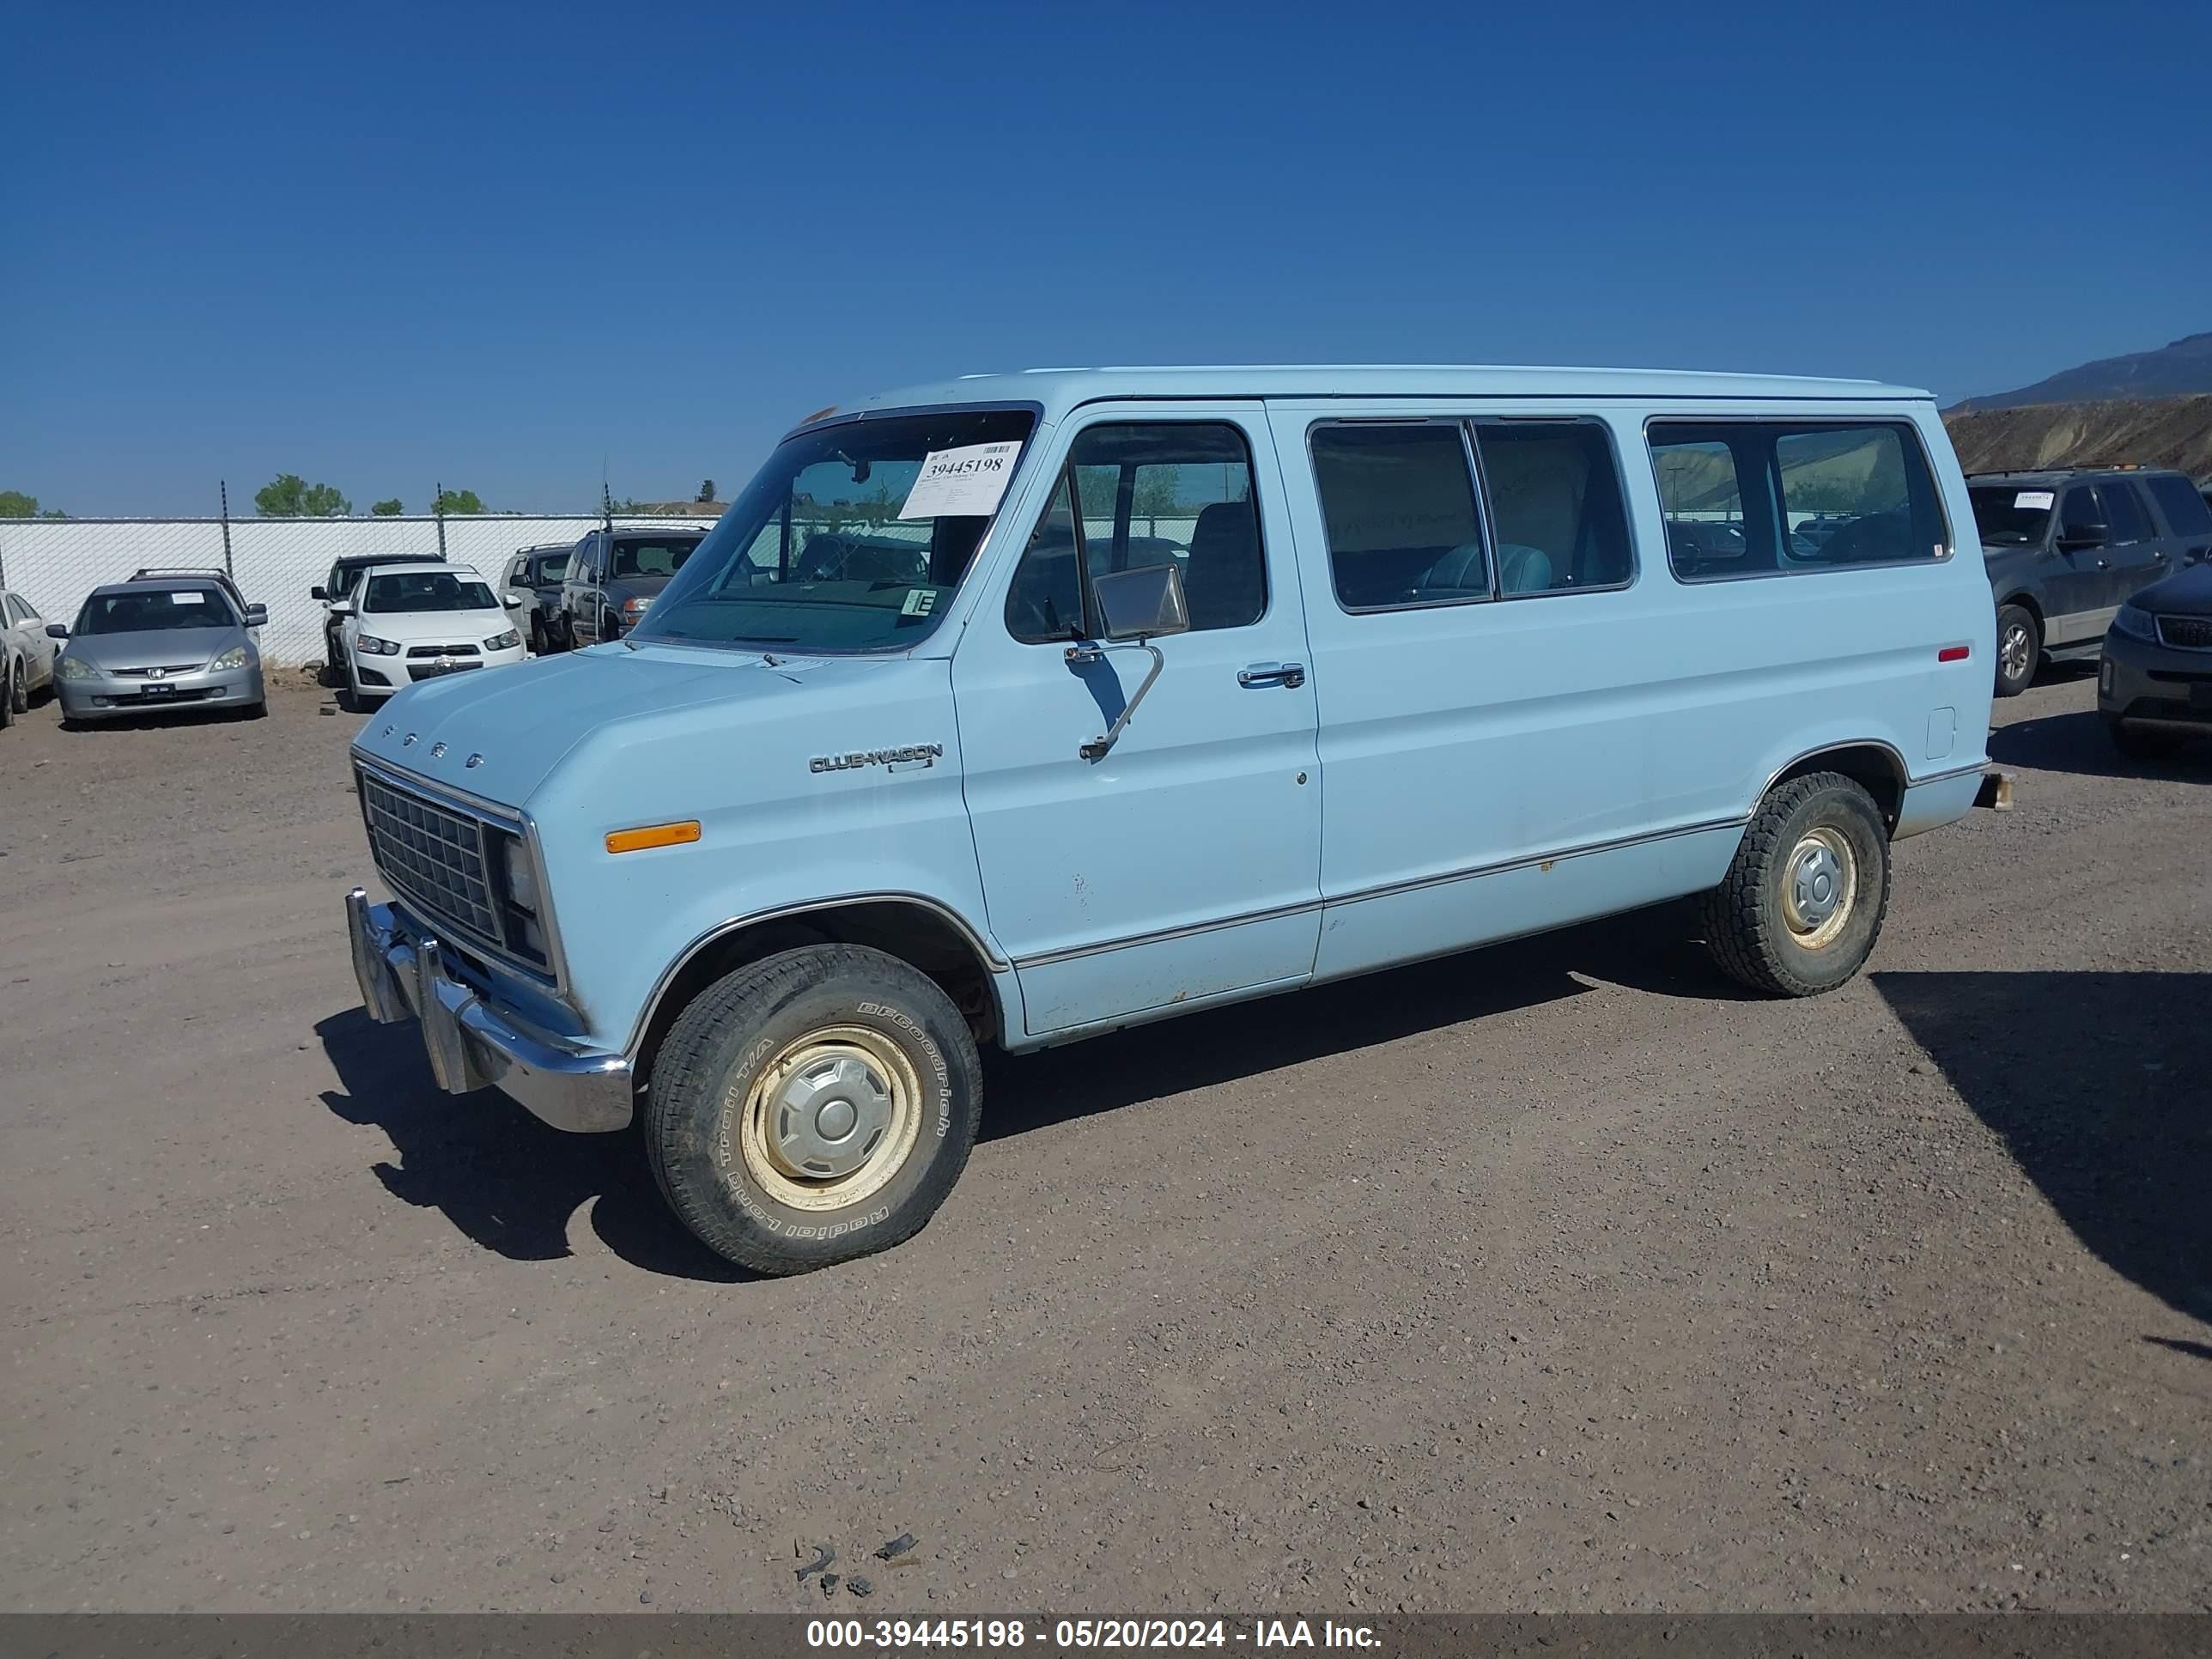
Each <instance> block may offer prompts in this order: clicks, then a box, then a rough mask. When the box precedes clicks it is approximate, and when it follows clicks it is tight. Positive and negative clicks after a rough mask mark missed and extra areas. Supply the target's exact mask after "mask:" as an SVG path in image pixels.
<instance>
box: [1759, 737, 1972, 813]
mask: <svg viewBox="0 0 2212 1659" xmlns="http://www.w3.org/2000/svg"><path fill="white" fill-rule="evenodd" d="M1838 749H1879V750H1881V751H1882V752H1883V753H1884V754H1886V755H1887V756H1888V757H1889V761H1890V764H1891V765H1892V766H1893V767H1895V768H1896V769H1897V787H1898V788H1899V790H1900V791H1902V790H1905V789H1910V788H1911V787H1912V786H1913V784H1914V783H1915V782H1916V781H1917V782H1921V783H1926V782H1928V781H1929V779H1926V778H1921V779H1917V780H1916V779H1915V778H1914V777H1913V775H1912V769H1911V767H1909V766H1907V765H1906V764H1905V755H1904V752H1903V751H1902V750H1899V748H1898V746H1897V745H1896V744H1893V743H1890V742H1887V741H1886V740H1885V739H1883V738H1840V739H1838V741H1836V742H1834V743H1824V744H1821V745H1820V747H1819V748H1817V749H1808V750H1806V751H1805V752H1804V753H1803V754H1802V755H1798V756H1796V757H1792V758H1791V759H1789V760H1786V761H1784V762H1783V763H1782V764H1781V765H1779V766H1778V767H1776V768H1775V769H1773V770H1772V771H1771V772H1769V773H1768V774H1767V775H1766V781H1765V783H1763V784H1761V785H1759V793H1757V794H1756V795H1753V797H1752V798H1751V811H1752V812H1756V811H1758V810H1759V802H1761V801H1763V800H1765V799H1766V797H1767V796H1768V794H1770V793H1771V792H1772V791H1773V788H1774V786H1775V785H1776V784H1777V783H1778V782H1780V781H1782V775H1783V774H1784V772H1787V771H1790V770H1791V769H1794V768H1796V767H1800V766H1802V765H1803V764H1804V763H1806V762H1807V761H1808V760H1813V759H1816V758H1817V757H1820V756H1822V755H1832V754H1834V753H1835V752H1836V750H1838ZM1980 769H1981V763H1979V762H1977V763H1975V764H1974V765H1972V766H1971V767H1964V768H1960V770H1963V771H1979V770H1980ZM1744 817H1745V819H1746V821H1747V822H1748V821H1749V819H1750V817H1751V813H1750V812H1747V813H1745V814H1744Z"/></svg>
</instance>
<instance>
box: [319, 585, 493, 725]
mask: <svg viewBox="0 0 2212 1659" xmlns="http://www.w3.org/2000/svg"><path fill="white" fill-rule="evenodd" d="M520 604H521V600H520V598H519V597H510V598H509V599H507V601H506V603H505V604H501V601H500V599H499V598H498V597H497V596H496V595H495V594H494V593H493V592H492V590H491V586H490V584H489V583H488V582H486V581H485V580H484V579H483V577H482V576H481V575H479V574H477V572H475V571H473V570H471V569H470V568H468V567H467V566H465V565H458V564H443V563H440V562H438V561H436V560H435V559H426V560H422V561H420V562H416V563H412V564H380V565H378V566H376V567H374V568H372V569H368V570H365V571H363V572H362V574H360V575H359V576H357V577H356V578H355V580H354V585H353V588H352V590H351V591H350V592H348V593H347V594H346V596H345V597H344V598H343V599H341V600H339V601H338V602H337V604H335V605H332V606H331V615H332V616H333V617H336V618H337V625H338V637H339V642H340V645H341V647H342V651H343V658H344V662H345V671H346V689H347V690H349V691H350V692H351V693H352V694H353V699H354V702H355V703H356V705H359V704H361V703H364V702H371V701H374V700H378V699H381V698H384V697H388V696H391V695H392V693H393V692H394V691H397V690H399V689H400V688H401V687H403V686H407V685H412V684H415V682H416V681H417V680H428V679H436V678H439V677H440V676H441V675H445V674H459V673H465V672H467V671H469V670H471V669H477V668H496V667H499V666H501V665H503V664H506V663H516V662H520V661H521V660H522V659H523V654H524V653H523V647H522V636H521V635H520V634H519V633H517V632H516V631H515V626H514V617H513V611H515V610H516V609H518V608H519V607H520Z"/></svg>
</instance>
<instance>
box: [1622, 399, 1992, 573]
mask: <svg viewBox="0 0 2212 1659" xmlns="http://www.w3.org/2000/svg"><path fill="white" fill-rule="evenodd" d="M1647 432H1648V434H1649V436H1650V444H1651V461H1652V469H1653V471H1654V474H1655V475H1656V477H1657V480H1658V483H1659V505H1660V508H1661V510H1662V513H1663V514H1664V516H1665V519H1666V523H1667V557H1668V562H1669V563H1670V564H1671V565H1672V566H1673V568H1674V574H1675V575H1676V576H1677V577H1679V578H1680V580H1684V581H1716V580H1728V579H1729V578H1732V577H1736V576H1778V575H1790V574H1800V573H1804V572H1814V571H1820V570H1826V569H1832V568H1834V567H1836V566H1838V565H1886V564H1915V563H1920V562H1929V561H1933V560H1936V559H1941V558H1943V557H1946V556H1948V554H1949V552H1950V534H1949V532H1948V528H1947V526H1946V525H1945V522H1944V518H1943V507H1942V498H1941V497H1940V495H1938V494H1937V492H1936V478H1935V475H1934V473H1933V472H1932V471H1930V470H1929V465H1928V457H1927V453H1926V451H1925V450H1924V449H1923V447H1922V446H1921V442H1920V435H1919V434H1918V433H1917V432H1916V431H1915V430H1914V429H1913V428H1912V427H1911V425H1910V424H1909V423H1908V422H1901V421H1897V422H1890V421H1884V422H1864V423H1861V424H1846V423H1838V422H1819V421H1804V422H1797V421H1653V422H1650V425H1649V427H1648V428H1647Z"/></svg>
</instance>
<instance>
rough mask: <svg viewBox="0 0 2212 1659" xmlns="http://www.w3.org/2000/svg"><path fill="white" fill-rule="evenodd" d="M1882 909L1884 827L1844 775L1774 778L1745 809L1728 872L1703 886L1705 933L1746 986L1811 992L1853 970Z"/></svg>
mask: <svg viewBox="0 0 2212 1659" xmlns="http://www.w3.org/2000/svg"><path fill="white" fill-rule="evenodd" d="M1888 909H1889V831H1888V829H1887V826H1886V825H1885V824H1884V823H1882V819H1881V810H1880V809H1879V808H1877V807H1876V806H1875V804H1874V798H1873V797H1872V796H1870V795H1869V794H1868V793H1867V792H1866V791H1865V789H1863V787H1860V786H1859V785H1858V784H1857V783H1855V782H1853V781H1851V780H1850V779H1849V778H1847V777H1844V776H1843V775H1841V774H1839V773H1835V772H1816V773H1814V774H1813V775H1810V776H1808V777H1802V778H1793V779H1791V780H1790V781H1788V782H1786V783H1782V784H1778V785H1777V786H1776V787H1774V789H1773V790H1772V791H1771V792H1770V793H1768V795H1767V797H1766V799H1765V800H1763V801H1761V802H1760V803H1759V810H1758V811H1756V812H1754V813H1753V815H1752V819H1751V824H1750V827H1749V828H1748V829H1746V830H1745V831H1744V837H1743V843H1742V845H1741V846H1740V847H1738V848H1736V854H1735V860H1734V861H1733V862H1732V863H1730V864H1729V872H1728V876H1727V878H1726V879H1725V880H1723V882H1722V883H1721V884H1720V885H1719V886H1718V887H1716V888H1714V889H1713V890H1712V891H1711V892H1710V893H1708V894H1707V895H1706V896H1705V943H1706V945H1707V946H1708V947H1709V948H1710V949H1711V951H1712V953H1713V957H1714V959H1715V960H1716V961H1717V962H1718V963H1720V965H1721V968H1722V969H1723V971H1724V972H1725V973H1727V974H1728V975H1729V977H1730V978H1732V979H1735V980H1737V981H1740V982H1741V983H1742V984H1745V985H1748V986H1750V987H1752V988H1753V990H1757V991H1766V992H1770V993H1771V994H1775V995H1778V996H1790V997H1809V996H1818V995H1819V994H1820V993H1822V992H1823V991H1832V990H1834V989H1835V988H1836V987H1838V985H1841V984H1843V983H1844V981H1847V980H1849V979H1850V977H1851V975H1854V974H1856V973H1857V972H1858V970H1859V968H1860V966H1861V965H1862V964H1863V963H1864V962H1865V961H1866V959H1867V957H1868V956H1869V954H1870V953H1871V952H1872V951H1873V950H1874V945H1875V939H1878V938H1880V937H1881V923H1882V918H1883V916H1884V915H1886V914H1887V912H1888Z"/></svg>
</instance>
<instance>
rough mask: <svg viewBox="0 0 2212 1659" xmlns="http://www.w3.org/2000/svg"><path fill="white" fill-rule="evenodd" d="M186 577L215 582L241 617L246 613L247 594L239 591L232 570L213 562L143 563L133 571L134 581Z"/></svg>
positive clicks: (132, 578)
mask: <svg viewBox="0 0 2212 1659" xmlns="http://www.w3.org/2000/svg"><path fill="white" fill-rule="evenodd" d="M179 576H182V577H185V578H188V579H191V580H200V581H210V582H213V583H214V584H215V585H216V586H217V587H220V588H221V589H222V591H223V592H225V593H228V595H229V596H230V602H231V605H233V606H234V608H235V609H236V610H237V611H238V613H239V615H240V616H241V617H242V616H244V615H245V614H246V595H245V594H244V593H242V592H240V591H239V586H238V583H237V581H236V580H234V579H233V577H232V576H231V574H230V572H228V570H226V569H224V568H222V566H220V565H213V564H164V565H142V566H140V567H139V568H137V570H135V571H133V572H132V573H131V580H132V581H134V582H164V581H168V580H171V579H172V578H174V577H179Z"/></svg>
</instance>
